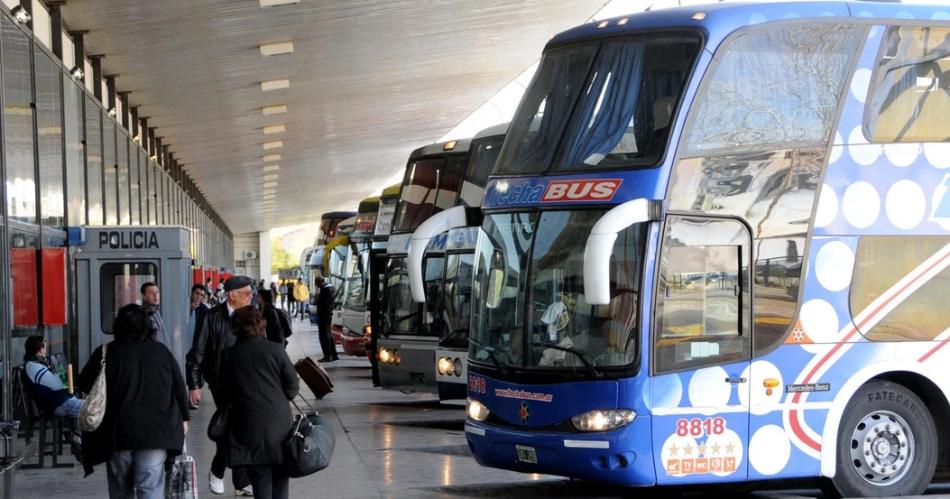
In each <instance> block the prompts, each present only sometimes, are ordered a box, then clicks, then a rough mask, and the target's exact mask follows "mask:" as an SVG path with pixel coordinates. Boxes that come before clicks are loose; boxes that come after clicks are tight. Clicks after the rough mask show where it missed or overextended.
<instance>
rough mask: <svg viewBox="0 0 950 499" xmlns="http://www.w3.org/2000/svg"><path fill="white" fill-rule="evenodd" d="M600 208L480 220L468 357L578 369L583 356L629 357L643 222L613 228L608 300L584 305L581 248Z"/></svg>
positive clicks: (617, 362)
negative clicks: (615, 233) (481, 230)
mask: <svg viewBox="0 0 950 499" xmlns="http://www.w3.org/2000/svg"><path fill="white" fill-rule="evenodd" d="M603 214H604V212H603V211H601V210H584V211H546V212H541V213H533V214H527V213H522V214H503V215H492V216H490V217H489V218H488V219H487V220H486V223H485V225H484V232H485V236H487V237H483V238H482V239H480V242H479V248H478V250H477V252H476V255H477V260H476V269H475V283H474V286H475V293H474V299H475V301H476V303H475V312H474V313H475V314H476V318H475V320H473V321H472V326H473V328H474V330H473V332H472V336H473V338H474V339H475V341H474V342H473V345H472V347H471V357H472V358H473V359H475V360H476V361H479V362H483V363H486V364H489V365H491V363H492V362H493V361H492V359H491V354H494V357H495V359H496V360H497V361H498V363H499V364H502V365H507V366H508V367H517V368H522V367H523V368H557V369H565V368H570V369H573V370H583V369H585V362H586V363H589V364H591V365H592V366H595V367H618V366H626V365H629V364H631V363H633V362H634V361H635V360H636V356H637V346H638V342H637V331H636V324H637V305H638V302H639V295H640V270H641V269H642V266H643V261H642V259H643V251H644V244H645V238H646V226H645V225H644V224H636V225H634V226H632V227H630V228H627V229H625V230H623V231H621V232H620V233H619V234H618V237H617V240H616V242H615V244H614V248H613V258H612V259H611V269H610V277H611V284H610V290H611V301H610V303H609V304H608V305H590V304H588V303H587V302H586V301H585V300H584V280H583V269H584V256H583V255H584V247H585V245H586V243H587V238H588V236H589V235H590V230H591V228H592V227H593V226H594V224H595V223H596V222H597V221H598V220H599V219H600V217H601V216H602V215H603ZM537 227H544V230H543V231H541V230H538V231H536V230H535V229H536V228H537ZM532 239H533V241H532ZM526 267H527V269H526ZM526 270H527V272H526ZM489 350H490V351H491V354H490V353H489ZM526 352H527V353H526Z"/></svg>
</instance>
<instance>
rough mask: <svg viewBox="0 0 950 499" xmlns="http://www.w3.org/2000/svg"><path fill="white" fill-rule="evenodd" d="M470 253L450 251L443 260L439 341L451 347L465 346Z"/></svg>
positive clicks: (469, 310)
mask: <svg viewBox="0 0 950 499" xmlns="http://www.w3.org/2000/svg"><path fill="white" fill-rule="evenodd" d="M474 262H475V255H474V254H472V253H450V254H449V255H448V257H446V263H445V285H444V286H443V288H442V314H443V316H444V317H445V323H446V330H445V331H444V334H443V335H442V342H441V345H442V346H444V347H451V348H466V347H467V346H468V327H469V322H470V321H471V319H472V267H473V265H474Z"/></svg>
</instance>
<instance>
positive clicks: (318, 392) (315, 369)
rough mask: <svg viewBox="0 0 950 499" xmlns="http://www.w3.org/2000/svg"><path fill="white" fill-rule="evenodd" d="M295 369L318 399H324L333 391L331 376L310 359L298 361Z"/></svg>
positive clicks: (305, 358)
mask: <svg viewBox="0 0 950 499" xmlns="http://www.w3.org/2000/svg"><path fill="white" fill-rule="evenodd" d="M294 369H295V370H296V371H297V374H299V375H300V379H302V380H303V382H304V383H306V384H307V386H308V387H310V391H312V392H313V394H314V396H316V397H317V398H318V399H322V398H323V397H324V396H325V395H326V394H328V393H330V392H332V391H333V381H332V380H330V375H329V374H327V371H326V370H325V369H323V367H322V366H320V364H317V363H316V362H314V361H313V359H311V358H310V357H304V358H302V359H300V360H298V361H297V363H296V364H294Z"/></svg>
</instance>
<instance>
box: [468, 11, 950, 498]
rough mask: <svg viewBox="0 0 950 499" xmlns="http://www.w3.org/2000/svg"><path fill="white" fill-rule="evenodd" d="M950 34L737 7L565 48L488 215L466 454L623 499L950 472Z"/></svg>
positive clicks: (912, 482) (933, 27) (949, 27)
mask: <svg viewBox="0 0 950 499" xmlns="http://www.w3.org/2000/svg"><path fill="white" fill-rule="evenodd" d="M948 117H950V6H946V5H945V6H943V7H927V6H921V5H914V6H912V5H901V4H897V3H868V2H800V3H766V4H718V5H714V6H703V7H695V6H694V7H688V8H677V9H670V10H662V11H653V12H647V13H643V14H637V15H631V16H628V17H621V18H613V19H609V20H605V21H602V22H595V23H590V24H586V25H584V26H581V27H578V28H575V29H572V30H569V31H567V32H564V33H561V34H559V35H557V36H555V37H554V38H553V39H552V40H551V41H550V42H549V43H548V45H547V47H546V48H545V50H544V54H543V56H542V60H541V63H540V66H539V68H538V71H537V73H536V75H535V77H534V80H533V81H532V83H531V85H530V86H529V87H528V89H527V91H526V93H525V96H524V97H523V99H522V101H521V103H520V105H519V108H518V110H517V112H516V114H515V117H514V120H513V121H512V123H511V126H510V128H509V130H508V135H507V137H506V139H505V143H504V146H503V147H502V150H501V154H500V157H499V159H498V162H497V164H496V167H495V170H494V171H493V174H492V176H491V178H490V180H489V183H488V185H487V190H486V194H485V198H484V200H483V203H482V216H483V217H484V218H483V220H482V223H481V232H480V234H479V238H478V240H479V242H478V246H477V249H476V252H475V262H474V264H475V276H474V285H473V304H474V305H473V312H472V322H471V331H470V336H471V337H470V343H471V345H470V350H469V358H468V362H469V364H468V376H467V379H468V400H467V406H468V407H467V418H466V424H465V432H466V437H467V440H468V443H469V446H470V447H471V450H472V452H473V454H474V456H475V459H476V460H477V461H478V462H479V463H481V464H483V465H486V466H492V467H497V468H504V469H509V470H516V471H522V472H530V473H547V474H555V475H563V476H568V477H575V478H581V479H589V480H597V481H604V482H610V483H615V484H623V485H637V486H649V485H685V484H698V483H721V482H745V481H757V480H773V479H785V478H803V477H814V478H816V479H821V481H822V483H823V484H825V485H827V489H828V490H829V491H831V492H832V493H835V494H842V495H849V496H881V495H901V494H914V493H919V492H921V491H923V490H924V489H925V488H926V487H927V486H928V484H929V483H930V482H931V481H932V480H934V479H935V478H936V479H940V478H943V477H946V476H947V474H948V472H950V453H948V452H947V450H948V449H950V428H948V427H947V426H946V425H945V424H940V425H937V424H935V422H946V421H947V420H948V418H950V405H948V402H947V400H948V393H950V370H948V369H947V368H946V365H947V363H950V348H946V347H945V346H946V345H947V343H948V342H950V299H948V298H947V296H948V290H950V119H948Z"/></svg>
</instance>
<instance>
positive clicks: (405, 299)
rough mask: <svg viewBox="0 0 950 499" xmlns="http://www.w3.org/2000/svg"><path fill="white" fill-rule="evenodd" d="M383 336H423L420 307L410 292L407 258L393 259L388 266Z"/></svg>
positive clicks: (384, 297) (384, 294)
mask: <svg viewBox="0 0 950 499" xmlns="http://www.w3.org/2000/svg"><path fill="white" fill-rule="evenodd" d="M383 303H384V304H385V305H384V306H385V310H384V311H383V322H384V329H383V335H385V336H389V335H392V334H396V335H403V334H421V333H423V331H421V330H420V329H421V328H420V327H419V306H418V304H416V303H415V302H414V301H412V293H410V292H409V269H408V267H406V259H405V258H392V259H390V260H389V262H388V263H387V264H386V277H385V289H384V290H383Z"/></svg>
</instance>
